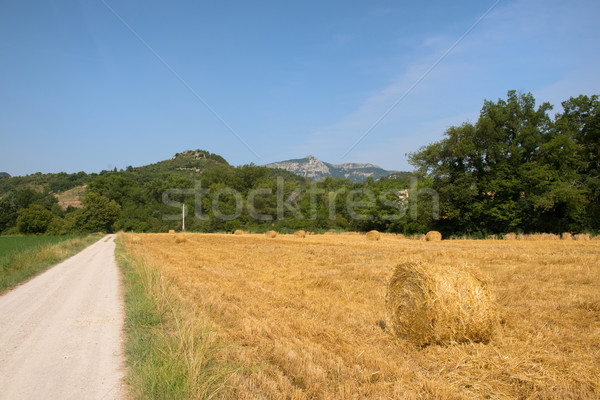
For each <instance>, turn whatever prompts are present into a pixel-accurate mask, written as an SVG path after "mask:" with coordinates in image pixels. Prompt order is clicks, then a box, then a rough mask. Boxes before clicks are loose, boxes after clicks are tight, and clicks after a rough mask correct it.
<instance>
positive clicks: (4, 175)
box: [0, 172, 10, 178]
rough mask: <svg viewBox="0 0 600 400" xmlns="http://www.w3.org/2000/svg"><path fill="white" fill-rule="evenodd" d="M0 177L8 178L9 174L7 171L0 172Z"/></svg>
mask: <svg viewBox="0 0 600 400" xmlns="http://www.w3.org/2000/svg"><path fill="white" fill-rule="evenodd" d="M0 178H10V174H9V173H8V172H0Z"/></svg>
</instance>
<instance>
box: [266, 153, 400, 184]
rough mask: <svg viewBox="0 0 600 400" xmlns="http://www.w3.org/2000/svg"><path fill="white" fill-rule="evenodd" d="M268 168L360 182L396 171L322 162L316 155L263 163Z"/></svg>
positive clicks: (322, 177) (371, 166)
mask: <svg viewBox="0 0 600 400" xmlns="http://www.w3.org/2000/svg"><path fill="white" fill-rule="evenodd" d="M265 166H266V167H269V168H281V169H285V170H286V171H289V172H292V173H294V174H296V175H300V176H303V177H305V178H310V179H314V180H319V179H324V178H327V177H332V178H344V179H350V180H352V181H355V182H362V181H364V180H366V179H367V178H369V177H372V178H373V179H379V178H382V177H384V176H389V175H392V174H394V173H396V171H387V170H385V169H383V168H381V167H378V166H377V165H373V164H358V163H345V164H330V163H327V162H323V161H321V160H319V159H318V158H316V157H313V156H310V155H309V156H306V157H305V158H299V159H295V160H287V161H280V162H275V163H271V164H267V165H265Z"/></svg>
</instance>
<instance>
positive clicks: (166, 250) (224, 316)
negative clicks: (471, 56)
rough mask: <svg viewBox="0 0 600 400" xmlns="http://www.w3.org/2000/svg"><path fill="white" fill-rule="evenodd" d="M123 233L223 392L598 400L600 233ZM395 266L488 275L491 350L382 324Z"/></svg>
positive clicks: (277, 396) (257, 395) (231, 394)
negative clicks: (193, 318)
mask: <svg viewBox="0 0 600 400" xmlns="http://www.w3.org/2000/svg"><path fill="white" fill-rule="evenodd" d="M177 236H181V234H177V235H169V234H140V235H133V234H127V235H124V243H125V246H126V249H127V251H128V252H129V253H130V254H131V255H133V256H134V257H138V258H140V259H144V260H145V263H146V265H148V266H149V267H150V268H152V269H156V270H157V271H158V272H159V274H160V275H161V276H163V277H164V279H165V280H166V281H167V282H168V283H169V287H170V288H171V289H172V290H173V291H175V292H176V293H178V296H179V297H180V300H181V301H180V302H179V303H178V304H179V305H178V306H179V307H187V308H188V310H193V313H194V315H198V316H199V317H201V319H203V320H208V321H210V324H211V326H212V329H213V332H214V333H215V334H216V336H217V337H218V341H219V342H220V343H221V344H222V347H221V350H220V351H219V354H218V357H219V358H220V359H223V360H228V361H229V362H231V363H232V364H233V365H235V366H237V368H236V369H235V372H233V373H232V375H231V376H230V377H229V379H228V387H227V388H224V389H223V391H222V392H221V395H222V396H223V397H226V398H269V399H280V398H288V399H309V398H328V399H355V398H368V399H390V398H409V399H410V398H415V399H418V398H440V399H452V398H493V399H500V398H520V399H529V398H535V399H538V398H539V399H546V398H547V399H551V398H552V399H555V398H572V399H587V398H589V399H592V398H599V397H600V290H599V288H600V241H562V240H537V241H536V240H526V241H519V240H504V241H497V240H487V241H483V240H482V241H466V240H464V241H463V240H456V241H441V242H439V241H438V242H428V241H418V240H407V239H401V238H398V237H393V236H390V235H383V236H382V237H381V240H378V241H369V240H367V239H366V238H365V236H363V235H308V236H306V237H305V238H298V237H294V235H278V236H277V237H276V238H267V237H265V235H252V234H244V235H240V236H234V235H217V234H214V235H204V234H186V235H185V239H186V240H185V241H182V240H178V242H179V243H176V241H175V237H177ZM400 262H425V263H430V264H436V265H455V266H464V265H469V266H471V267H473V268H474V269H476V270H477V271H478V272H480V273H481V274H482V275H484V276H486V277H487V278H488V279H489V281H490V282H491V287H492V290H493V291H494V292H495V295H496V297H497V302H498V312H499V321H498V325H497V327H496V329H495V331H494V333H493V337H492V339H491V340H490V341H489V343H487V344H483V343H462V344H456V343H453V344H450V345H446V346H441V345H431V346H427V347H424V348H417V347H415V345H413V344H412V343H409V342H406V341H404V340H401V339H397V338H395V337H394V336H393V335H392V334H391V333H390V329H389V322H387V321H388V319H387V315H386V307H385V296H386V289H387V283H388V281H389V279H390V277H391V275H392V273H393V271H394V269H395V267H396V265H398V264H399V263H400Z"/></svg>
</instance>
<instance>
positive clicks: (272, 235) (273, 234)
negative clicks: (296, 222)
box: [265, 231, 277, 239]
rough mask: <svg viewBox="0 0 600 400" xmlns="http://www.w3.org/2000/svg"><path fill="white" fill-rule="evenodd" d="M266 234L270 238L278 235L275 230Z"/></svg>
mask: <svg viewBox="0 0 600 400" xmlns="http://www.w3.org/2000/svg"><path fill="white" fill-rule="evenodd" d="M265 236H266V237H268V238H270V239H273V238H275V237H277V232H275V231H268V232H265Z"/></svg>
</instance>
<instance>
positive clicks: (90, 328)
mask: <svg viewBox="0 0 600 400" xmlns="http://www.w3.org/2000/svg"><path fill="white" fill-rule="evenodd" d="M114 239H115V236H114V235H109V236H107V237H105V238H103V239H101V240H99V241H98V242H96V243H94V244H93V245H91V246H89V247H88V248H86V249H85V250H83V251H82V252H80V253H79V254H77V255H75V256H73V257H71V258H69V259H68V260H65V261H64V262H62V263H60V264H58V265H56V266H55V267H52V268H50V269H49V270H47V271H46V272H44V273H43V274H41V275H39V276H37V277H36V278H34V279H32V280H30V281H29V282H27V283H25V284H23V285H21V286H18V287H17V288H15V289H14V290H12V291H10V292H8V293H7V294H5V295H3V296H1V297H0V399H11V400H13V399H118V398H121V397H122V395H123V392H124V390H123V386H122V383H121V381H122V378H123V376H124V361H123V355H122V348H121V347H122V340H121V333H122V332H121V331H122V327H123V301H122V296H121V291H120V290H121V289H120V275H119V271H118V268H117V265H116V263H115V257H114V250H115V243H114Z"/></svg>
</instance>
